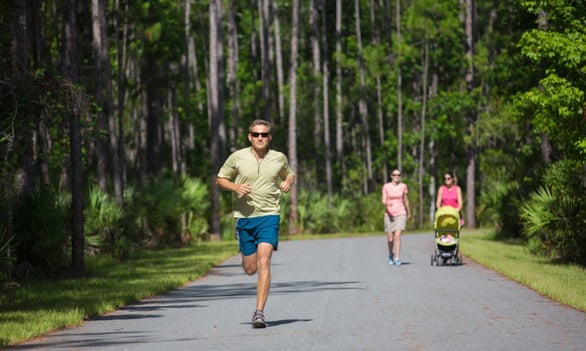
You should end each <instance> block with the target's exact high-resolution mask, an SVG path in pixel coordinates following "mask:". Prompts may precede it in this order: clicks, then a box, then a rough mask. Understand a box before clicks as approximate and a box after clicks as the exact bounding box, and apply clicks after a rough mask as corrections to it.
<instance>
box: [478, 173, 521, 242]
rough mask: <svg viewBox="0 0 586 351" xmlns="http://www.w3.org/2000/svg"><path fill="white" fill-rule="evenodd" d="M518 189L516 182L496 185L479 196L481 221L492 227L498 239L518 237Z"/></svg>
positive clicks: (519, 229)
mask: <svg viewBox="0 0 586 351" xmlns="http://www.w3.org/2000/svg"><path fill="white" fill-rule="evenodd" d="M520 196H521V195H520V187H519V184H518V183H517V182H508V183H496V184H494V185H492V186H489V187H487V188H486V190H483V191H482V193H481V195H480V202H481V205H480V207H481V208H482V209H483V210H482V221H483V222H487V224H488V225H489V226H494V227H495V228H496V231H497V236H499V237H511V238H515V237H518V236H519V233H520V231H521V227H520V224H519V211H518V208H519V203H520Z"/></svg>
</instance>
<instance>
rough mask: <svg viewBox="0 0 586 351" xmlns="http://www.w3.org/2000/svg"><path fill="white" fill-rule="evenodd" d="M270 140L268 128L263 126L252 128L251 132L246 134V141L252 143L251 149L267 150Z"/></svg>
mask: <svg viewBox="0 0 586 351" xmlns="http://www.w3.org/2000/svg"><path fill="white" fill-rule="evenodd" d="M271 138H272V137H271V132H270V130H269V128H268V127H267V126H263V125H258V126H254V127H252V130H251V132H250V133H248V140H250V142H251V143H252V147H254V148H255V149H257V150H262V149H266V148H268V147H269V142H270V141H271Z"/></svg>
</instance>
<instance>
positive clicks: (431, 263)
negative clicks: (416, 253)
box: [429, 255, 433, 266]
mask: <svg viewBox="0 0 586 351" xmlns="http://www.w3.org/2000/svg"><path fill="white" fill-rule="evenodd" d="M429 264H430V265H432V266H433V255H431V262H430V263H429Z"/></svg>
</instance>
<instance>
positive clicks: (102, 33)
mask: <svg viewBox="0 0 586 351" xmlns="http://www.w3.org/2000/svg"><path fill="white" fill-rule="evenodd" d="M107 19H108V17H107V14H106V1H105V0H92V28H93V47H94V56H95V61H96V65H95V69H96V82H95V83H96V87H95V88H96V103H97V104H98V106H100V111H99V112H98V123H99V125H100V127H101V130H107V131H108V139H105V140H104V141H103V142H101V141H100V142H99V146H98V150H99V151H98V165H99V166H100V165H101V166H102V168H103V170H102V171H100V170H98V174H99V178H98V183H99V184H100V187H101V188H102V190H104V191H107V180H106V178H105V177H106V174H107V173H106V170H107V164H108V163H109V165H110V169H111V171H112V183H113V185H114V196H115V198H116V201H117V202H118V203H119V204H122V202H123V195H122V191H123V190H122V189H123V185H122V171H121V169H120V160H119V159H118V151H117V150H118V137H117V134H116V123H115V120H114V105H113V103H112V101H113V98H112V79H111V69H110V45H109V43H108V33H107ZM107 160H109V161H108V162H107ZM102 177H104V178H103V179H102Z"/></svg>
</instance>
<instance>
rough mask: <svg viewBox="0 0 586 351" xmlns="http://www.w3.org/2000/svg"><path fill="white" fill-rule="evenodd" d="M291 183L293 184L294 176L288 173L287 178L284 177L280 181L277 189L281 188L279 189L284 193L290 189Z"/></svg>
mask: <svg viewBox="0 0 586 351" xmlns="http://www.w3.org/2000/svg"><path fill="white" fill-rule="evenodd" d="M293 184H295V176H294V175H292V174H289V175H288V176H287V178H285V180H283V181H282V182H281V185H279V189H281V191H282V192H284V193H288V192H289V191H290V190H291V187H292V186H293Z"/></svg>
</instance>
